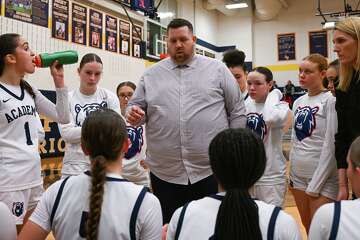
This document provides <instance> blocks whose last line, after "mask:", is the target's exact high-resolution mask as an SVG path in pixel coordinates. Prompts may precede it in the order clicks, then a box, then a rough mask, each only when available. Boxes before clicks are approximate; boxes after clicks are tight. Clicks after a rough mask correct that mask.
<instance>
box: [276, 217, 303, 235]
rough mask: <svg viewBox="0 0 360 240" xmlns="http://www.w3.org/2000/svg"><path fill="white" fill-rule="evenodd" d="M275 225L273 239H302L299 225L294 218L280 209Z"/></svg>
mask: <svg viewBox="0 0 360 240" xmlns="http://www.w3.org/2000/svg"><path fill="white" fill-rule="evenodd" d="M276 226H281V227H280V228H279V227H275V236H276V237H275V239H292V240H302V236H301V233H300V229H299V225H298V224H297V223H296V221H295V219H294V218H293V217H292V216H290V215H289V214H287V213H286V212H284V211H280V213H279V215H278V219H277V221H276Z"/></svg>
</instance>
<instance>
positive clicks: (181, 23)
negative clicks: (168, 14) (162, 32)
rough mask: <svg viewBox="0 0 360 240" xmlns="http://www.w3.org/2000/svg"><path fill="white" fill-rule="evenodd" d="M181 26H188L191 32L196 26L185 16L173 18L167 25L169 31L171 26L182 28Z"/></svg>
mask: <svg viewBox="0 0 360 240" xmlns="http://www.w3.org/2000/svg"><path fill="white" fill-rule="evenodd" d="M181 27H188V28H189V31H190V32H191V33H193V32H194V28H193V25H192V24H191V22H189V21H188V20H186V19H183V18H175V19H173V20H171V22H170V23H169V24H168V26H167V31H169V29H170V28H173V29H174V28H181Z"/></svg>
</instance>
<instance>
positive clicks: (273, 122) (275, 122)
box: [263, 89, 290, 127]
mask: <svg viewBox="0 0 360 240" xmlns="http://www.w3.org/2000/svg"><path fill="white" fill-rule="evenodd" d="M282 97H283V95H282V93H281V91H280V90H279V89H273V90H272V91H271V92H269V94H268V96H267V98H266V101H265V104H264V110H263V115H264V121H265V122H266V123H267V125H269V126H271V127H283V126H285V124H286V121H287V119H288V114H289V112H290V109H289V105H288V104H287V103H285V102H281V101H280V100H281V99H282Z"/></svg>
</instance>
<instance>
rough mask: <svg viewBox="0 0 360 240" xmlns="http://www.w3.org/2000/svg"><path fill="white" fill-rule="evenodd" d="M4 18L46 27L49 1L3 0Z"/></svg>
mask: <svg viewBox="0 0 360 240" xmlns="http://www.w3.org/2000/svg"><path fill="white" fill-rule="evenodd" d="M0 6H1V1H0ZM5 17H8V18H12V19H15V20H19V21H22V22H27V23H32V24H35V25H38V26H42V27H48V24H49V0H32V1H31V0H17V1H14V0H5Z"/></svg>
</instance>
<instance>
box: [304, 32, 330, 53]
mask: <svg viewBox="0 0 360 240" xmlns="http://www.w3.org/2000/svg"><path fill="white" fill-rule="evenodd" d="M309 45H310V46H309V49H310V54H313V53H319V54H321V55H323V56H324V57H328V39H327V31H314V32H309Z"/></svg>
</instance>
